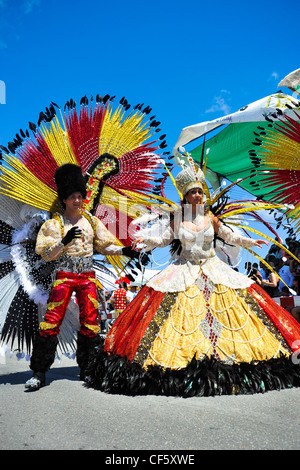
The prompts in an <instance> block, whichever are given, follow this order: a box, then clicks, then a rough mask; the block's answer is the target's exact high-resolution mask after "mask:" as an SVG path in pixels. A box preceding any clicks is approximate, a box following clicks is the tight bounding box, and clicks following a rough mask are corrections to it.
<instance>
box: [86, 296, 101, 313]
mask: <svg viewBox="0 0 300 470" xmlns="http://www.w3.org/2000/svg"><path fill="white" fill-rule="evenodd" d="M88 298H89V300H90V301H91V302H92V304H93V305H94V307H95V308H96V309H98V308H99V302H98V300H96V299H94V298H93V297H92V296H91V295H90V294H88Z"/></svg>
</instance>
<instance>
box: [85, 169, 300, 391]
mask: <svg viewBox="0 0 300 470" xmlns="http://www.w3.org/2000/svg"><path fill="white" fill-rule="evenodd" d="M176 186H177V189H178V191H179V192H180V193H181V195H182V197H183V200H182V203H183V206H182V210H179V211H178V214H175V216H174V219H173V220H172V221H171V222H170V223H167V224H166V223H165V222H163V221H162V220H160V221H158V222H157V224H158V225H157V226H155V227H154V228H153V226H152V228H151V227H150V229H148V228H146V229H144V230H141V231H140V232H139V236H137V238H136V241H135V242H134V244H133V246H134V247H135V248H139V249H141V248H142V247H144V248H145V250H148V251H149V250H152V249H153V248H157V247H165V246H167V245H169V244H177V251H176V255H175V261H173V262H172V263H171V264H170V265H169V266H167V267H166V268H165V269H163V270H162V271H161V272H159V273H158V274H157V275H155V276H154V277H153V278H152V279H150V280H149V281H148V282H147V283H146V285H145V286H144V287H143V288H142V289H141V291H140V292H139V293H138V295H137V296H136V297H135V299H134V300H133V301H132V302H131V304H130V305H129V306H128V307H127V308H126V309H125V310H124V312H123V313H122V314H121V315H120V317H119V318H118V319H117V320H116V321H115V323H114V324H113V326H112V328H111V330H110V332H109V334H108V335H107V337H106V340H105V343H104V347H103V348H101V347H100V348H98V351H97V352H94V355H93V358H92V360H91V361H90V364H89V366H88V368H87V376H88V377H89V381H88V383H89V385H90V386H92V387H94V388H96V389H100V390H102V391H106V392H109V393H125V394H129V395H137V394H165V395H178V396H183V397H188V396H202V395H205V396H210V395H221V394H238V393H256V392H264V391H267V390H273V389H280V388H285V387H290V386H299V385H300V371H299V361H298V362H297V361H293V360H292V358H293V351H295V350H296V348H297V347H299V346H297V345H299V340H300V326H299V324H298V323H297V322H296V321H295V320H294V319H293V318H292V317H291V316H290V315H289V314H288V313H287V312H286V311H285V310H284V309H283V308H281V307H280V306H278V305H277V304H276V303H275V302H274V301H273V300H272V299H271V298H270V297H269V296H268V294H267V293H266V292H264V290H263V289H262V288H260V287H259V286H258V285H256V284H255V283H254V281H253V280H252V279H250V278H248V277H247V276H245V275H243V274H242V273H239V272H237V271H235V270H234V269H232V268H231V267H230V266H229V265H228V264H225V263H224V262H223V261H221V260H220V259H219V257H218V256H217V255H216V251H215V244H214V240H215V238H216V236H217V237H218V238H221V239H222V240H223V241H224V242H225V243H226V244H230V245H239V246H244V247H262V245H263V244H264V243H267V242H266V241H265V240H261V239H257V240H255V239H252V238H249V237H245V236H242V234H241V233H239V232H237V231H233V230H232V229H231V228H229V226H226V225H225V224H224V223H221V221H220V220H218V218H217V217H215V216H214V215H213V214H212V213H211V212H210V211H209V207H207V208H206V207H205V205H204V204H203V202H204V201H203V192H204V187H205V177H204V174H203V172H202V171H201V170H200V169H199V170H198V169H197V168H196V166H193V167H187V168H185V169H184V170H183V171H181V172H180V173H179V174H178V175H177V177H176ZM159 224H160V225H161V226H160V230H159ZM295 362H296V363H295Z"/></svg>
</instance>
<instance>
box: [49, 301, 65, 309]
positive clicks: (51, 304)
mask: <svg viewBox="0 0 300 470" xmlns="http://www.w3.org/2000/svg"><path fill="white" fill-rule="evenodd" d="M63 303H64V299H63V300H61V301H60V302H49V303H48V304H47V311H49V310H53V309H54V308H56V307H60V306H61V305H62V304H63Z"/></svg>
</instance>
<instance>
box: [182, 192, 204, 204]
mask: <svg viewBox="0 0 300 470" xmlns="http://www.w3.org/2000/svg"><path fill="white" fill-rule="evenodd" d="M184 197H185V200H186V202H187V203H188V204H192V205H196V204H202V203H203V190H202V188H192V189H190V190H189V191H188V192H187V193H186V195H185V196H184Z"/></svg>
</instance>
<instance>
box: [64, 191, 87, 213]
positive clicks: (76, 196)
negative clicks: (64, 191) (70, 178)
mask: <svg viewBox="0 0 300 470" xmlns="http://www.w3.org/2000/svg"><path fill="white" fill-rule="evenodd" d="M82 202H83V198H82V194H81V193H79V192H76V193H72V194H70V196H68V197H67V199H64V203H65V205H66V210H71V211H72V212H73V211H77V210H79V209H81V206H82Z"/></svg>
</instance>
